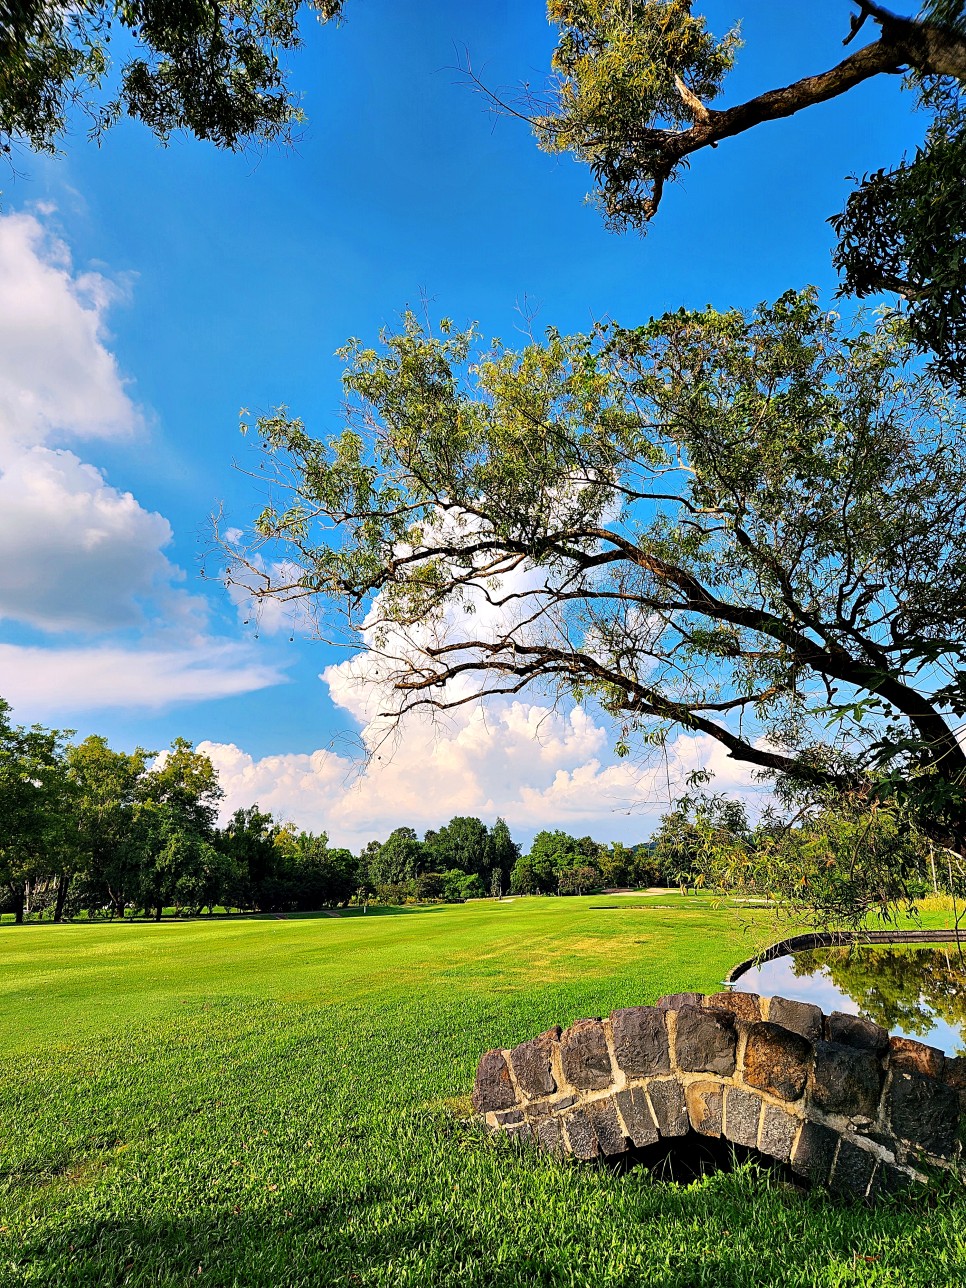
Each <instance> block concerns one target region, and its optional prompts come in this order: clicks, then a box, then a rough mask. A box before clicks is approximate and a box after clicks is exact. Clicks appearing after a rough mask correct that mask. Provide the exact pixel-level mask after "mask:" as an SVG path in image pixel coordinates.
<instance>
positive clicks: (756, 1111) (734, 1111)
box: [724, 1087, 761, 1148]
mask: <svg viewBox="0 0 966 1288" xmlns="http://www.w3.org/2000/svg"><path fill="white" fill-rule="evenodd" d="M760 1119H761V1100H760V1098H759V1097H758V1096H756V1095H755V1093H754V1092H753V1091H742V1090H741V1089H740V1088H739V1087H729V1088H728V1091H727V1094H726V1095H725V1111H724V1134H725V1136H726V1137H727V1138H728V1140H731V1141H734V1143H735V1144H736V1145H748V1146H749V1147H751V1148H754V1147H755V1146H757V1144H758V1123H759V1121H760Z"/></svg>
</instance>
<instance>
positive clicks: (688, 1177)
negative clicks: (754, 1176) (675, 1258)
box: [601, 1131, 809, 1190]
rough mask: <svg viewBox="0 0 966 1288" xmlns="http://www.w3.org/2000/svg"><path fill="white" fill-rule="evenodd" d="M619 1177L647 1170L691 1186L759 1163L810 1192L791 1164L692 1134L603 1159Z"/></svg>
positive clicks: (662, 1178)
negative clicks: (714, 1175)
mask: <svg viewBox="0 0 966 1288" xmlns="http://www.w3.org/2000/svg"><path fill="white" fill-rule="evenodd" d="M601 1161H602V1162H603V1165H604V1166H605V1167H606V1168H608V1170H609V1171H612V1172H613V1173H614V1174H615V1175H617V1176H625V1175H626V1174H627V1173H628V1172H630V1171H633V1170H636V1169H637V1168H646V1169H647V1171H649V1172H650V1173H651V1175H652V1176H653V1177H654V1179H655V1180H657V1181H662V1182H664V1183H666V1184H671V1185H690V1184H691V1183H692V1181H697V1180H700V1179H701V1178H702V1177H703V1176H709V1175H712V1174H713V1173H715V1172H733V1171H735V1170H736V1169H737V1168H739V1167H742V1166H744V1164H745V1163H748V1162H752V1163H754V1164H756V1166H757V1167H759V1168H760V1169H761V1170H762V1171H763V1172H768V1173H769V1174H770V1175H771V1176H772V1178H773V1179H775V1180H778V1181H782V1182H784V1183H785V1184H787V1185H789V1186H791V1187H793V1188H794V1189H797V1190H806V1189H808V1188H809V1187H808V1183H807V1181H805V1180H804V1179H803V1178H802V1177H801V1176H798V1175H796V1174H795V1172H793V1171H792V1169H791V1168H790V1167H789V1166H788V1164H787V1163H782V1162H779V1160H778V1159H776V1158H771V1157H770V1156H769V1155H768V1154H763V1153H762V1152H761V1151H760V1150H758V1149H754V1148H752V1147H750V1146H747V1145H736V1144H734V1143H733V1142H732V1141H730V1140H725V1139H724V1138H723V1137H715V1136H704V1135H702V1134H701V1133H700V1132H696V1131H689V1132H687V1133H686V1134H685V1135H684V1136H665V1137H662V1139H661V1140H659V1141H657V1142H656V1143H655V1144H653V1145H645V1146H643V1147H642V1148H633V1147H632V1148H631V1149H629V1150H628V1151H627V1152H626V1153H624V1154H615V1155H612V1156H610V1157H605V1158H603V1159H602V1160H601Z"/></svg>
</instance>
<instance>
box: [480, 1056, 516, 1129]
mask: <svg viewBox="0 0 966 1288" xmlns="http://www.w3.org/2000/svg"><path fill="white" fill-rule="evenodd" d="M516 1102H517V1093H516V1091H515V1090H514V1088H513V1083H512V1082H511V1081H510V1069H509V1066H508V1065H507V1062H506V1060H505V1058H504V1056H503V1052H502V1051H487V1052H486V1053H485V1054H484V1055H481V1056H480V1063H479V1064H478V1065H477V1067H476V1082H475V1083H474V1086H473V1108H474V1109H475V1110H476V1112H477V1113H478V1114H485V1113H489V1112H490V1110H493V1109H510V1108H512V1107H513V1106H514V1105H515V1104H516Z"/></svg>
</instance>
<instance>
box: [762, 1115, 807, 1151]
mask: <svg viewBox="0 0 966 1288" xmlns="http://www.w3.org/2000/svg"><path fill="white" fill-rule="evenodd" d="M801 1125H802V1120H801V1119H800V1118H796V1117H795V1115H794V1114H790V1113H788V1112H787V1111H786V1110H784V1109H782V1108H781V1106H780V1105H765V1110H764V1114H763V1115H762V1120H761V1135H760V1138H759V1139H760V1144H759V1149H760V1150H761V1152H762V1153H763V1154H767V1155H768V1157H769V1158H777V1159H778V1160H779V1162H782V1163H787V1162H788V1160H789V1159H790V1158H791V1156H792V1145H793V1144H794V1143H795V1136H796V1134H797V1132H798V1129H799V1127H801Z"/></svg>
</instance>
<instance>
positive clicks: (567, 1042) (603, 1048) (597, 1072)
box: [560, 1020, 614, 1091]
mask: <svg viewBox="0 0 966 1288" xmlns="http://www.w3.org/2000/svg"><path fill="white" fill-rule="evenodd" d="M560 1065H561V1068H562V1069H563V1074H564V1077H565V1078H566V1079H567V1081H568V1082H569V1083H570V1085H571V1086H572V1087H577V1088H579V1090H581V1091H603V1090H604V1089H605V1088H607V1087H609V1086H610V1085H611V1083H612V1082H613V1080H614V1073H613V1070H612V1069H611V1066H610V1053H609V1052H608V1050H607V1039H606V1038H605V1037H604V1026H603V1025H602V1024H601V1022H600V1020H577V1022H576V1023H575V1024H571V1026H570V1028H569V1029H567V1030H566V1031H565V1032H564V1033H563V1034H561V1037H560Z"/></svg>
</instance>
